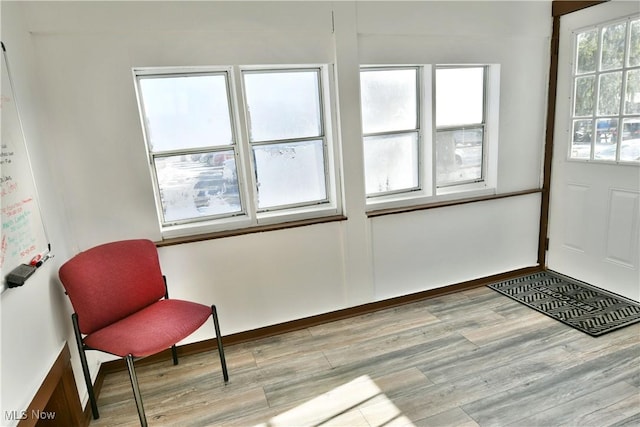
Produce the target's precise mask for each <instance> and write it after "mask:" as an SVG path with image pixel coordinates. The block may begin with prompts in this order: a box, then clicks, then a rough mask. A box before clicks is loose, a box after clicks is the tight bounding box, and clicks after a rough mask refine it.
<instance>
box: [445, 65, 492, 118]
mask: <svg viewBox="0 0 640 427" xmlns="http://www.w3.org/2000/svg"><path fill="white" fill-rule="evenodd" d="M483 115H484V68H483V67H469V68H438V69H437V70H436V126H438V127H441V126H457V125H464V124H470V123H482V122H483Z"/></svg>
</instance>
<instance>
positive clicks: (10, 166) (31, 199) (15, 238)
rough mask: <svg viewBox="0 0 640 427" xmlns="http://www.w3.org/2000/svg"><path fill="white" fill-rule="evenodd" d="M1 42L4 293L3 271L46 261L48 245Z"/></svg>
mask: <svg viewBox="0 0 640 427" xmlns="http://www.w3.org/2000/svg"><path fill="white" fill-rule="evenodd" d="M0 43H1V42H0ZM1 45H2V83H1V84H2V85H1V86H0V133H1V135H2V139H1V140H0V141H1V142H0V144H1V146H2V149H1V152H0V202H1V205H2V230H1V231H0V241H1V243H0V272H1V277H2V287H1V289H2V292H4V291H5V290H6V289H7V283H6V275H7V274H9V273H10V272H11V271H12V270H13V269H14V268H16V267H18V266H19V265H20V264H29V263H30V262H31V261H32V260H34V259H37V257H42V259H43V260H46V259H47V257H48V255H49V252H50V250H51V246H50V245H49V239H48V238H47V233H46V230H45V227H44V223H43V222H42V216H41V212H40V205H39V203H38V192H37V189H36V184H35V180H34V177H33V170H32V169H31V162H30V159H29V152H28V150H27V144H26V141H25V137H24V132H23V129H22V122H21V120H20V114H19V110H18V106H17V104H16V98H15V94H14V91H13V82H12V80H11V74H10V71H11V70H10V66H9V64H8V60H7V51H6V49H5V45H4V43H1Z"/></svg>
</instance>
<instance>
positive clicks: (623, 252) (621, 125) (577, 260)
mask: <svg viewBox="0 0 640 427" xmlns="http://www.w3.org/2000/svg"><path fill="white" fill-rule="evenodd" d="M557 90H558V92H557V102H556V127H555V134H554V153H553V164H552V173H551V203H550V212H549V250H548V253H547V267H548V268H549V269H551V270H554V271H557V272H559V273H562V274H565V275H567V276H570V277H573V278H576V279H579V280H582V281H585V282H588V283H591V284H593V285H595V286H598V287H600V288H603V289H606V290H608V291H611V292H614V293H616V294H619V295H622V296H625V297H628V298H631V299H634V300H636V301H640V251H639V241H640V6H639V4H638V3H637V2H635V1H612V2H607V3H603V4H600V5H597V6H593V7H590V8H588V9H584V10H581V11H578V12H574V13H571V14H568V15H565V16H563V17H562V18H561V21H560V50H559V57H558V86H557Z"/></svg>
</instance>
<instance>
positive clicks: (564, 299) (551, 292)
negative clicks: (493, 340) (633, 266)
mask: <svg viewBox="0 0 640 427" xmlns="http://www.w3.org/2000/svg"><path fill="white" fill-rule="evenodd" d="M488 287H489V288H491V289H493V290H494V291H497V292H500V293H501V294H503V295H506V296H508V297H509V298H511V299H514V300H516V301H518V302H521V303H522V304H525V305H527V306H529V307H531V308H533V309H535V310H538V311H539V312H541V313H543V314H546V315H547V316H550V317H552V318H554V319H556V320H559V321H561V322H563V323H565V324H567V325H569V326H572V327H574V328H576V329H578V330H580V331H582V332H584V333H587V334H589V335H591V336H594V337H595V336H599V335H603V334H606V333H607V332H611V331H613V330H616V329H620V328H623V327H625V326H629V325H631V324H633V323H636V322H638V321H640V304H637V303H635V302H632V301H631V300H627V299H625V298H622V297H617V296H616V295H613V294H610V293H607V292H604V291H601V290H599V289H597V288H594V287H590V286H588V285H585V284H582V283H581V282H578V281H574V280H570V279H568V278H564V277H562V276H560V275H556V274H553V273H551V272H548V271H545V272H540V273H535V274H531V275H529V276H524V277H519V278H516V279H511V280H506V281H504V282H499V283H493V284H490V285H488Z"/></svg>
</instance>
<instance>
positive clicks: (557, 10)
mask: <svg viewBox="0 0 640 427" xmlns="http://www.w3.org/2000/svg"><path fill="white" fill-rule="evenodd" d="M607 1H608V0H607ZM601 3H606V1H563V0H553V3H552V5H551V14H552V16H553V32H552V34H551V50H550V54H551V61H550V67H549V93H548V97H547V99H548V104H547V128H546V131H545V144H544V169H543V184H542V204H541V207H540V235H539V241H538V265H539V266H540V267H543V268H545V267H546V266H547V259H546V257H547V249H548V244H547V237H548V236H547V233H548V231H549V200H550V190H551V162H552V159H553V135H554V131H555V120H556V96H557V87H558V49H559V47H560V18H561V17H562V16H563V15H566V14H569V13H572V12H576V11H578V10H581V9H585V8H587V7H591V6H595V5H598V4H601Z"/></svg>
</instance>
